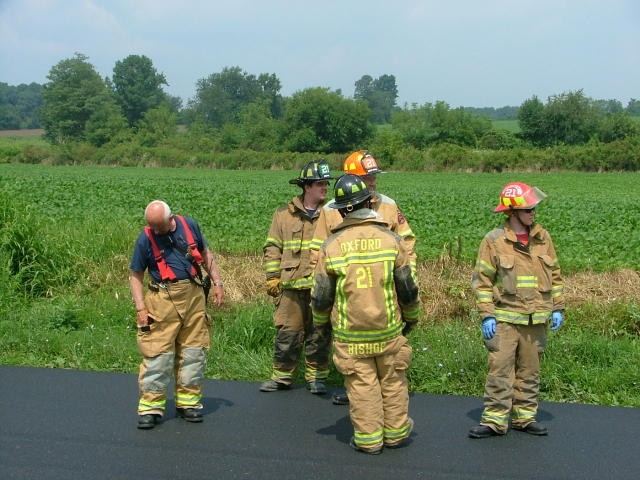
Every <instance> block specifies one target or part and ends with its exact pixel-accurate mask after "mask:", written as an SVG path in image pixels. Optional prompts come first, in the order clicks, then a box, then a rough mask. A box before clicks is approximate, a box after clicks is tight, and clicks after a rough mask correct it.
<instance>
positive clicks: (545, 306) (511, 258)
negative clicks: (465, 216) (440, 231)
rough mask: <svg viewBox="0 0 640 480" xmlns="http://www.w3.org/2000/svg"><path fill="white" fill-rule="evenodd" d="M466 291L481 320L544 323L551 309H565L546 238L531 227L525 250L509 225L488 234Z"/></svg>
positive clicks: (553, 255) (557, 268) (553, 254)
mask: <svg viewBox="0 0 640 480" xmlns="http://www.w3.org/2000/svg"><path fill="white" fill-rule="evenodd" d="M471 288H472V289H473V291H474V294H475V300H476V306H477V307H478V311H479V313H480V317H481V318H482V319H484V318H486V317H495V318H496V320H498V321H500V322H508V323H515V324H528V323H533V324H536V323H544V322H546V321H547V320H548V319H549V316H550V314H551V312H552V311H553V310H563V309H564V284H563V281H562V276H561V274H560V266H559V264H558V258H557V256H556V251H555V248H554V246H553V241H552V240H551V236H550V235H549V233H548V232H547V231H546V230H545V229H544V228H542V227H541V226H540V225H539V224H534V225H533V226H532V227H531V232H530V233H529V245H528V247H524V246H522V244H520V243H519V242H518V239H517V237H516V234H515V232H514V231H513V230H512V229H511V227H510V225H509V223H508V222H506V223H505V224H504V225H503V226H502V227H500V228H496V229H494V230H492V231H491V232H489V233H488V234H487V235H486V236H485V237H484V239H483V240H482V242H481V244H480V249H479V251H478V257H477V259H476V265H475V269H474V272H473V276H472V280H471Z"/></svg>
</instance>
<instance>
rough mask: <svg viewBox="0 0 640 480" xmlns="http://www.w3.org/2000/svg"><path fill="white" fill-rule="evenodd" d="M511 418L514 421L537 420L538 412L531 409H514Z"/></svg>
mask: <svg viewBox="0 0 640 480" xmlns="http://www.w3.org/2000/svg"><path fill="white" fill-rule="evenodd" d="M511 418H513V419H514V420H535V419H536V411H535V410H531V409H529V408H519V407H513V409H512V410H511Z"/></svg>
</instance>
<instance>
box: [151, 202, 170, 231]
mask: <svg viewBox="0 0 640 480" xmlns="http://www.w3.org/2000/svg"><path fill="white" fill-rule="evenodd" d="M144 219H145V220H146V221H147V224H148V225H149V226H150V227H151V229H152V230H153V231H154V233H156V234H160V235H164V234H166V233H168V232H169V231H170V230H171V223H172V215H171V209H170V208H169V205H167V204H166V203H165V202H163V201H162V200H154V201H153V202H151V203H149V205H147V208H145V209H144Z"/></svg>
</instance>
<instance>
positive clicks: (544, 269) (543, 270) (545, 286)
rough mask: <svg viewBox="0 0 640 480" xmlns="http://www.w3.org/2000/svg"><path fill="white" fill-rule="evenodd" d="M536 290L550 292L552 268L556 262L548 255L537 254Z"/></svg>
mask: <svg viewBox="0 0 640 480" xmlns="http://www.w3.org/2000/svg"><path fill="white" fill-rule="evenodd" d="M538 260H539V262H538V266H539V271H538V272H537V273H538V290H539V291H541V292H550V291H551V287H552V285H553V280H552V278H553V277H552V276H553V269H554V268H556V266H557V264H556V262H555V261H554V260H553V258H551V257H550V256H549V255H538Z"/></svg>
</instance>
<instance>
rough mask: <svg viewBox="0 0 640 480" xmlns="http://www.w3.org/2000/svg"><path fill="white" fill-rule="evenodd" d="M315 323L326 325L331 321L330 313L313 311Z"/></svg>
mask: <svg viewBox="0 0 640 480" xmlns="http://www.w3.org/2000/svg"><path fill="white" fill-rule="evenodd" d="M312 315H313V323H315V324H317V325H326V324H327V323H329V314H328V313H320V312H316V311H312Z"/></svg>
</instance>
